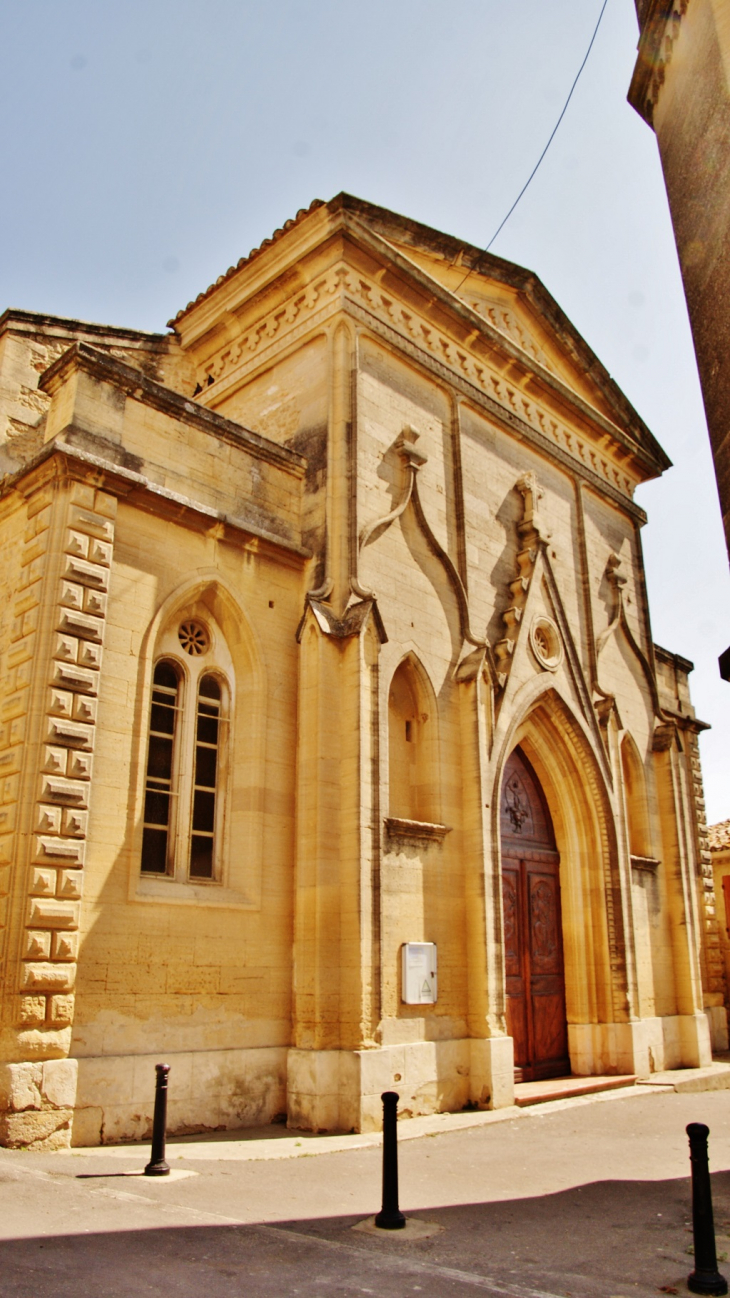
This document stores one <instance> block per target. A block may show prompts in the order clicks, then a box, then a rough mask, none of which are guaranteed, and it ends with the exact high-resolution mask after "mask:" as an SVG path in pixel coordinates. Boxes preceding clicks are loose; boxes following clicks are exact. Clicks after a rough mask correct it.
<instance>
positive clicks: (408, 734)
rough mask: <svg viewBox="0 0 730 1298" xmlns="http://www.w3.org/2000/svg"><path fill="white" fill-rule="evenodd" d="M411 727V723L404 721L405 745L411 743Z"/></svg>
mask: <svg viewBox="0 0 730 1298" xmlns="http://www.w3.org/2000/svg"><path fill="white" fill-rule="evenodd" d="M412 725H413V722H412V721H406V743H407V744H412V743H413V732H412V729H411V727H412Z"/></svg>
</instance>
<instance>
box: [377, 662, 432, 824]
mask: <svg viewBox="0 0 730 1298" xmlns="http://www.w3.org/2000/svg"><path fill="white" fill-rule="evenodd" d="M429 711H432V706H431V704H430V700H427V697H426V693H425V690H424V687H423V685H422V683H421V681H420V680H419V676H418V672H417V670H416V668H415V667H414V665H413V663H412V662H411V661H410V660H409V659H407V658H406V659H405V661H404V662H402V663H401V664H400V666H399V667H398V669H397V670H396V672H395V674H394V676H393V679H392V681H391V685H390V692H389V695H388V755H389V761H388V766H389V771H388V774H389V784H390V796H389V811H390V815H391V816H393V817H397V818H399V819H403V820H420V821H423V822H429V821H430V822H434V821H437V820H438V806H437V804H438V797H437V788H438V774H437V770H436V745H435V734H434V724H435V722H434V719H433V718H432V717H431V716H429Z"/></svg>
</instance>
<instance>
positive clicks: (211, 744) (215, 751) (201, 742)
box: [190, 676, 221, 879]
mask: <svg viewBox="0 0 730 1298" xmlns="http://www.w3.org/2000/svg"><path fill="white" fill-rule="evenodd" d="M220 726H221V687H220V684H219V683H218V681H217V680H216V679H215V677H214V676H204V677H203V679H202V680H201V682H200V687H199V690H198V710H197V717H196V728H195V776H194V782H193V823H192V834H191V837H190V877H191V879H212V878H213V864H214V859H215V856H214V846H215V811H216V805H215V804H216V781H217V776H218V758H219V750H220Z"/></svg>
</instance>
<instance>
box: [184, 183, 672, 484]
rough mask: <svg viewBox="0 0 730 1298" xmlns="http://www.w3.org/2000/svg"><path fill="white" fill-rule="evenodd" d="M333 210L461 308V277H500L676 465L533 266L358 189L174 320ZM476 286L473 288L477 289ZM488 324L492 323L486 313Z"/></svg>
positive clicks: (234, 269) (655, 458)
mask: <svg viewBox="0 0 730 1298" xmlns="http://www.w3.org/2000/svg"><path fill="white" fill-rule="evenodd" d="M327 215H329V217H330V218H332V220H333V221H336V220H337V219H338V218H339V219H340V220H341V221H342V223H343V225H345V226H349V227H350V229H351V230H352V231H353V232H356V230H357V228H358V227H359V228H360V229H361V230H362V229H363V227H364V228H365V229H366V230H367V231H369V232H370V234H371V236H375V237H376V238H379V239H380V240H382V242H383V243H384V244H387V245H388V246H389V248H390V249H391V251H392V253H393V255H394V256H396V257H398V258H407V257H408V252H409V251H410V252H412V253H413V254H414V259H413V260H412V261H411V266H412V268H413V270H414V272H418V273H419V274H420V275H430V279H431V281H432V282H433V283H434V286H436V285H438V289H439V291H440V294H441V295H442V296H443V297H446V298H449V299H450V300H451V303H452V304H453V307H454V308H456V309H458V310H459V311H461V312H463V311H464V310H465V309H467V310H468V303H467V302H466V300H465V297H464V294H463V293H462V292H461V291H460V289H461V284H462V283H465V282H466V280H467V279H469V278H471V279H472V288H473V287H474V277H478V278H477V283H478V281H479V280H481V281H482V284H481V285H480V287H481V288H482V289H485V288H486V289H487V290H488V286H489V284H490V283H491V284H495V283H496V284H497V285H503V286H505V288H508V289H510V290H511V291H512V292H513V293H517V294H519V296H520V298H521V299H522V300H523V302H524V303H525V304H526V306H527V308H528V309H529V310H531V312H532V313H533V314H534V315H535V316H537V317H538V318H539V320H540V321H541V322H542V324H543V325H544V326H545V327H546V329H547V330H548V331H549V333H550V335H551V337H552V338H553V339H554V340H555V343H556V344H557V346H558V347H559V349H560V350H561V352H562V353H563V354H564V356H565V358H566V359H567V361H568V362H569V363H571V364H572V365H573V366H574V367H575V368H576V369H577V370H579V371H580V373H581V375H583V376H584V377H585V379H586V380H587V381H588V382H589V383H590V384H591V385H592V387H593V389H594V390H595V391H596V393H597V394H598V397H599V398H600V400H601V404H602V405H603V406H604V408H605V409H607V412H608V413H609V417H610V418H611V419H612V420H615V421H616V424H617V425H618V426H619V427H620V428H621V429H622V430H623V431H624V432H625V433H628V434H629V437H630V438H631V439H633V441H634V444H635V447H636V449H637V450H639V451H640V452H643V456H644V457H645V459H646V460H647V461H648V462H649V463H650V465H651V471H652V476H653V474H659V473H662V472H663V471H664V470H665V469H668V468H669V467H670V466H671V460H670V459H669V457H668V455H667V454H666V452H665V451H664V450H663V449H662V447H661V446H660V445H659V443H658V441H657V440H656V438H655V437H654V436H653V434H652V433H651V432H650V430H649V428H648V427H647V425H646V424H645V423H644V421H643V419H642V418H641V416H640V415H639V414H638V413H637V411H636V410H635V409H634V407H633V406H632V405H631V403H630V402H629V400H628V398H627V397H626V396H625V395H624V393H623V392H622V391H621V389H620V388H619V386H618V384H617V383H616V382H615V381H614V380H613V379H612V378H611V376H610V374H609V373H608V371H607V370H606V368H605V366H604V365H602V363H601V362H600V360H599V359H598V357H597V356H596V354H595V352H594V351H593V350H592V349H591V348H590V347H589V345H588V343H587V342H586V341H585V339H584V338H583V337H582V335H581V334H580V333H579V332H578V330H577V329H576V328H575V326H574V325H573V324H572V322H571V321H570V320H569V318H568V316H567V315H566V314H565V312H564V311H563V310H562V309H561V308H560V306H559V305H558V303H557V302H556V301H555V298H554V297H553V296H552V294H551V293H550V292H549V291H548V290H547V288H546V287H545V285H544V284H543V283H542V281H541V280H540V279H539V277H538V276H537V275H536V274H535V273H534V272H533V271H531V270H528V269H526V268H525V267H523V266H519V265H517V264H516V263H515V262H511V261H507V260H505V258H503V257H497V256H495V255H494V254H493V253H488V252H485V251H484V250H483V249H480V248H477V247H475V246H474V245H473V244H469V243H466V242H465V241H464V240H462V239H457V238H455V237H454V236H453V235H449V234H444V233H443V232H442V231H439V230H435V229H433V228H432V227H431V226H428V225H424V224H422V222H420V221H414V220H412V219H411V218H410V217H405V216H401V215H400V214H398V213H397V212H392V211H390V210H389V209H388V208H385V207H378V206H377V205H376V204H374V203H368V202H366V201H365V200H364V199H361V198H356V197H355V196H354V195H352V194H347V193H344V192H343V193H340V194H337V195H336V196H335V197H334V198H333V199H331V200H330V201H329V202H327V203H325V202H322V200H321V199H314V201H313V202H312V203H310V205H309V207H308V208H301V209H300V210H299V211H298V212H297V215H296V217H294V218H293V219H292V220H289V221H286V222H285V223H284V225H283V226H281V227H280V228H279V229H278V230H275V231H274V234H273V235H272V236H271V238H269V239H265V240H264V241H263V243H261V244H260V245H259V246H258V247H257V248H254V249H252V250H251V252H250V253H249V254H248V256H247V257H242V258H241V259H240V260H239V261H238V262H237V263H236V264H235V265H234V266H230V267H229V268H228V270H227V271H226V272H225V273H224V274H223V275H220V276H219V277H218V279H217V280H216V281H215V282H214V283H213V284H211V285H209V287H208V288H207V289H205V290H204V291H203V292H202V293H199V294H198V296H197V297H196V298H195V300H194V301H192V302H189V303H188V305H187V306H186V307H184V308H183V309H182V310H180V311H178V313H177V315H176V316H175V317H174V318H173V319H172V320H170V321H169V324H170V326H171V327H172V328H173V329H177V326H178V323H179V322H181V321H183V320H184V319H185V317H187V316H189V315H191V314H192V313H194V312H195V311H196V308H198V307H199V306H200V305H201V304H202V303H204V302H206V301H207V300H208V299H209V298H211V297H212V296H213V294H215V292H216V291H217V290H218V289H219V288H220V287H221V286H222V285H224V284H227V283H228V282H229V281H230V280H232V279H234V278H235V277H236V276H238V275H241V274H244V273H245V271H246V268H247V267H248V266H250V264H251V263H252V262H253V261H255V260H256V259H257V258H259V257H261V256H262V255H263V254H264V253H265V252H266V251H267V250H268V249H269V248H271V247H272V245H273V244H276V243H278V242H279V241H280V240H282V239H284V238H286V236H287V235H289V234H290V232H291V231H293V230H294V228H295V227H299V226H301V225H302V224H303V223H304V222H306V221H307V220H308V219H310V218H311V219H314V220H319V222H320V223H322V217H323V216H325V223H326V216H327ZM424 254H425V255H428V256H430V257H431V258H433V259H436V260H440V261H441V262H442V264H443V268H444V270H448V271H449V272H453V270H454V269H455V268H458V270H459V271H460V272H463V276H462V280H461V281H460V282H459V283H458V284H457V286H456V288H455V289H454V288H452V287H450V286H449V283H448V278H449V276H445V277H442V275H440V274H439V273H438V270H435V269H434V267H431V269H430V271H429V270H426V269H424V267H423V265H422V264H421V263H420V262H417V261H416V260H415V258H416V257H417V256H419V255H421V256H423V255H424ZM469 291H470V292H471V291H472V289H470V290H469ZM474 291H476V290H474ZM480 323H481V324H485V323H486V322H484V321H481V320H480ZM499 332H500V331H499V329H496V330H494V331H493V333H494V334H495V335H499ZM503 337H504V335H503ZM506 341H509V340H506Z"/></svg>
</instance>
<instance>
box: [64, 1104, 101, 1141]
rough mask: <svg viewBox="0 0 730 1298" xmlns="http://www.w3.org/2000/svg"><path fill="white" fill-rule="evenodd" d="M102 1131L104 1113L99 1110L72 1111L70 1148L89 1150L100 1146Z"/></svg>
mask: <svg viewBox="0 0 730 1298" xmlns="http://www.w3.org/2000/svg"><path fill="white" fill-rule="evenodd" d="M103 1130H104V1113H103V1110H102V1109H99V1108H89V1109H78V1108H77V1109H74V1115H73V1125H72V1127H71V1146H72V1148H73V1147H79V1146H80V1147H81V1148H89V1147H93V1146H94V1145H101V1144H102V1143H103V1142H102V1135H103Z"/></svg>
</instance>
